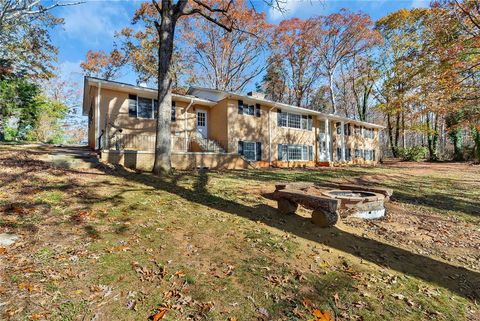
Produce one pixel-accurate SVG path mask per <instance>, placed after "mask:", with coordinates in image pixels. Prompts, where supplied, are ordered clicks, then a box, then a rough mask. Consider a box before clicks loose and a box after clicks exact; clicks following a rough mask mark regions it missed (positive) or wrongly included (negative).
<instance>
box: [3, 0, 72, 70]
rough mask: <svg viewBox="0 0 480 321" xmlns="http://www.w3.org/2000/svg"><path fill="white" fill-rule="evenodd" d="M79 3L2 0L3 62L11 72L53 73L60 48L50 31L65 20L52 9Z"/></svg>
mask: <svg viewBox="0 0 480 321" xmlns="http://www.w3.org/2000/svg"><path fill="white" fill-rule="evenodd" d="M72 4H75V3H62V2H53V3H52V4H50V5H44V3H43V2H41V1H39V0H22V1H15V0H2V1H0V62H2V63H1V65H3V66H5V65H9V66H10V69H9V70H10V71H11V72H16V73H27V74H29V75H30V76H35V77H42V78H45V77H50V76H52V69H53V65H52V62H53V61H54V60H55V59H56V55H57V48H55V46H54V45H53V44H52V43H51V40H50V35H49V30H50V29H51V28H52V27H54V26H57V25H59V24H62V23H63V19H61V18H57V17H55V16H54V15H52V14H51V10H52V9H54V8H56V7H60V6H68V5H72Z"/></svg>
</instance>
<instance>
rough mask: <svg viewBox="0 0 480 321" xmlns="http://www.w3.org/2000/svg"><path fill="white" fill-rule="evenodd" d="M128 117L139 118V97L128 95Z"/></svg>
mask: <svg viewBox="0 0 480 321" xmlns="http://www.w3.org/2000/svg"><path fill="white" fill-rule="evenodd" d="M128 116H130V117H137V95H128Z"/></svg>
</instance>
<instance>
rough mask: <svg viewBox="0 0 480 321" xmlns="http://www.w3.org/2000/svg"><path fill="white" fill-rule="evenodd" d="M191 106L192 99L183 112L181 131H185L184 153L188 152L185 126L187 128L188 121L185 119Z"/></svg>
mask: <svg viewBox="0 0 480 321" xmlns="http://www.w3.org/2000/svg"><path fill="white" fill-rule="evenodd" d="M192 105H193V98H191V99H190V103H189V104H188V106H187V108H185V111H184V114H185V116H184V127H183V130H184V131H185V151H186V152H188V133H187V126H188V119H187V112H188V110H189V109H190V107H192Z"/></svg>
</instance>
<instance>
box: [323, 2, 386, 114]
mask: <svg viewBox="0 0 480 321" xmlns="http://www.w3.org/2000/svg"><path fill="white" fill-rule="evenodd" d="M320 25H321V26H322V29H321V31H320V33H321V36H320V37H317V38H316V39H317V41H318V43H317V44H316V45H315V47H314V48H315V52H314V53H315V54H318V55H319V56H320V57H321V66H322V70H323V72H324V73H325V76H326V77H327V79H328V85H329V90H330V103H331V106H332V112H333V113H334V114H335V113H336V112H337V105H336V100H335V91H334V87H335V84H334V78H335V73H336V71H337V68H338V66H339V65H340V64H342V63H345V61H346V60H347V59H350V58H352V57H354V56H359V55H361V54H363V53H364V52H366V51H368V50H369V49H371V48H372V47H373V46H375V45H376V44H378V43H379V41H380V35H379V34H378V32H377V31H376V30H373V29H372V27H373V22H372V20H371V19H370V16H368V15H366V14H361V13H352V12H349V11H348V10H346V9H342V10H340V12H339V13H334V14H331V15H329V16H326V17H322V18H321V23H320Z"/></svg>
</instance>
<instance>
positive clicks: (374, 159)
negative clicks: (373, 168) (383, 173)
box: [372, 149, 377, 161]
mask: <svg viewBox="0 0 480 321" xmlns="http://www.w3.org/2000/svg"><path fill="white" fill-rule="evenodd" d="M372 154H373V155H372V156H373V159H372V160H373V161H376V160H377V159H376V158H375V149H374V150H373V153H372Z"/></svg>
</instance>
